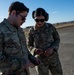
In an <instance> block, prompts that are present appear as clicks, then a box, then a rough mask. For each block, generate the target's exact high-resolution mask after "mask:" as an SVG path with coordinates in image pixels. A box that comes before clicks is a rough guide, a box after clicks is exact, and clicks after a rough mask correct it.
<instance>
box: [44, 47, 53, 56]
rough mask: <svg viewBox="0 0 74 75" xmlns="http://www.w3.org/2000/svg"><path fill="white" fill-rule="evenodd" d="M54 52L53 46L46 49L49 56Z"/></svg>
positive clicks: (46, 54)
mask: <svg viewBox="0 0 74 75" xmlns="http://www.w3.org/2000/svg"><path fill="white" fill-rule="evenodd" d="M53 52H54V49H53V48H48V49H47V50H46V51H45V53H44V55H45V56H47V57H48V56H51V55H52V54H53Z"/></svg>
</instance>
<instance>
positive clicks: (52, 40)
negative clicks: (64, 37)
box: [28, 23, 63, 75]
mask: <svg viewBox="0 0 74 75" xmlns="http://www.w3.org/2000/svg"><path fill="white" fill-rule="evenodd" d="M59 43H60V38H59V34H58V32H57V30H56V29H55V27H54V26H53V25H52V24H49V23H45V25H44V26H43V27H40V28H36V27H32V28H31V29H30V32H29V37H28V47H29V49H30V51H32V52H34V50H35V48H39V49H42V50H43V51H45V50H47V49H48V48H54V53H53V54H52V55H51V56H50V57H46V56H44V55H40V56H37V57H38V58H39V59H40V60H41V61H42V63H41V64H40V65H39V66H38V72H39V75H49V70H50V71H51V73H52V75H63V74H62V68H61V63H60V60H59V56H58V48H59Z"/></svg>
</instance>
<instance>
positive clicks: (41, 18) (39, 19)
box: [34, 16, 45, 27]
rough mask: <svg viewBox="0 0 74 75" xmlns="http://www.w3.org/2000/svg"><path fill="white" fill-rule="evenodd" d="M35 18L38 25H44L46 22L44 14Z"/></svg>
mask: <svg viewBox="0 0 74 75" xmlns="http://www.w3.org/2000/svg"><path fill="white" fill-rule="evenodd" d="M34 20H35V22H36V25H37V26H38V27H42V26H43V25H44V23H45V17H44V16H37V17H35V19H34Z"/></svg>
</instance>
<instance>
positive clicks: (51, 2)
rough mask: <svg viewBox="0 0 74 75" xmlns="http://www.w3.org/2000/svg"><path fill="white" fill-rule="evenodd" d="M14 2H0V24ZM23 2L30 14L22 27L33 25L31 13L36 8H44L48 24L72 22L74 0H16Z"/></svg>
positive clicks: (2, 0)
mask: <svg viewBox="0 0 74 75" xmlns="http://www.w3.org/2000/svg"><path fill="white" fill-rule="evenodd" d="M13 1H16V0H0V22H1V21H2V20H3V19H4V18H7V17H8V8H9V6H10V4H11V3H12V2H13ZM17 1H20V2H23V3H24V4H25V5H26V6H27V7H28V8H29V9H30V12H29V14H28V16H27V20H26V22H25V23H24V24H23V25H22V27H23V28H24V27H27V26H32V25H34V20H33V19H32V16H31V14H32V11H33V10H35V9H36V8H38V7H42V8H44V9H45V10H46V11H47V12H48V13H49V20H48V22H50V23H57V22H67V21H74V0H17Z"/></svg>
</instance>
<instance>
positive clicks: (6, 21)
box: [3, 19, 17, 31]
mask: <svg viewBox="0 0 74 75" xmlns="http://www.w3.org/2000/svg"><path fill="white" fill-rule="evenodd" d="M3 22H4V23H5V25H6V26H7V27H8V28H9V29H10V30H11V31H17V29H16V28H15V27H14V26H13V25H12V24H10V23H9V21H8V20H7V19H4V21H3Z"/></svg>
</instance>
